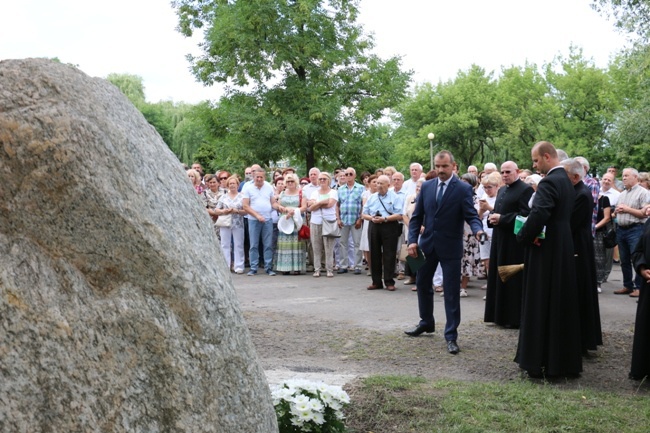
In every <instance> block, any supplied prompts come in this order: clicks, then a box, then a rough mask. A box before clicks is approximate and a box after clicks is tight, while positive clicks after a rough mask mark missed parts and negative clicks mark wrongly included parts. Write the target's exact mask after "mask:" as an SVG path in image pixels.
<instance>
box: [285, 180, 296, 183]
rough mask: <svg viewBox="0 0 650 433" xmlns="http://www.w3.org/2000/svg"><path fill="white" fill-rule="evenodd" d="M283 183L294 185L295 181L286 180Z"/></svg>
mask: <svg viewBox="0 0 650 433" xmlns="http://www.w3.org/2000/svg"><path fill="white" fill-rule="evenodd" d="M284 183H296V181H295V180H287V181H285V182H284Z"/></svg>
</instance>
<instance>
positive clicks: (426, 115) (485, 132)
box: [395, 65, 506, 166]
mask: <svg viewBox="0 0 650 433" xmlns="http://www.w3.org/2000/svg"><path fill="white" fill-rule="evenodd" d="M496 91H497V83H496V81H495V80H494V79H493V78H492V74H487V73H486V72H485V70H483V69H482V68H480V67H478V66H476V65H473V66H472V67H471V68H470V69H469V70H468V71H467V72H464V71H461V72H459V73H458V75H457V76H456V78H455V79H454V80H453V81H448V82H446V83H439V84H438V85H437V86H436V87H433V86H432V85H431V84H424V85H423V86H421V87H418V88H417V89H416V91H415V94H414V95H413V97H412V98H411V99H409V100H407V101H405V102H404V103H403V104H402V105H400V107H399V108H398V110H397V111H398V113H399V115H398V117H397V119H396V120H397V121H398V122H400V123H401V126H400V127H399V128H398V130H397V131H396V133H395V139H396V140H398V152H397V153H398V154H399V155H401V156H404V157H406V158H408V159H409V160H410V161H428V160H429V142H428V140H427V138H426V137H427V134H428V133H429V132H433V133H434V134H435V136H436V137H435V140H436V143H437V144H439V145H440V147H439V148H438V149H442V148H445V149H448V150H450V151H451V152H452V153H453V154H454V157H455V159H456V160H457V162H459V163H460V164H461V165H462V166H467V165H469V164H471V163H474V162H484V161H487V160H490V159H491V158H492V157H493V155H494V153H495V152H496V150H497V147H496V144H495V138H496V137H499V136H500V135H501V134H503V133H505V131H506V124H505V117H504V112H503V111H502V110H501V108H499V106H498V104H497V98H496V95H497V92H496ZM402 162H404V161H402ZM424 165H426V164H424Z"/></svg>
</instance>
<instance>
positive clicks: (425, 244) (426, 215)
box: [408, 176, 483, 260]
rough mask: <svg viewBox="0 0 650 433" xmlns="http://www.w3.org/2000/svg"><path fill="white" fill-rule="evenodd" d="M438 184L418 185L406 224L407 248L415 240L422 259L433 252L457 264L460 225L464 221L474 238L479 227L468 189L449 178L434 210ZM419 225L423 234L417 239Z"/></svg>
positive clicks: (461, 254)
mask: <svg viewBox="0 0 650 433" xmlns="http://www.w3.org/2000/svg"><path fill="white" fill-rule="evenodd" d="M438 183H439V180H438V179H432V180H429V181H426V182H424V183H423V184H422V188H421V189H420V195H419V196H418V199H417V201H416V204H415V210H414V211H413V216H412V217H411V221H410V222H409V237H408V239H409V244H411V243H417V242H418V236H419V237H420V242H419V244H420V248H421V249H422V252H424V255H425V256H429V255H431V254H433V253H434V252H435V254H436V255H437V256H438V258H439V259H445V260H454V259H458V260H460V259H461V258H462V257H463V232H464V224H463V223H464V222H465V221H467V223H468V224H469V226H470V227H471V229H472V232H473V233H474V234H476V233H477V232H479V231H481V230H483V224H482V223H481V220H480V219H479V217H478V213H477V212H476V209H475V208H474V200H473V191H472V187H471V186H470V185H468V184H467V183H465V182H463V181H461V180H460V179H458V177H457V176H452V177H451V179H449V180H448V181H447V185H446V186H445V189H446V191H445V194H444V195H443V196H442V201H441V203H440V206H438V205H437V203H436V193H437V192H438ZM422 225H424V232H423V233H422V235H421V236H420V227H421V226H422Z"/></svg>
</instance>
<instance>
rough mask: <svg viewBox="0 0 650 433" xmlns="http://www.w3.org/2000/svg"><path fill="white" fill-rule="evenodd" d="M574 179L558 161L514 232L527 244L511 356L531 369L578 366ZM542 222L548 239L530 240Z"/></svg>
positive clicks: (559, 371) (561, 370)
mask: <svg viewBox="0 0 650 433" xmlns="http://www.w3.org/2000/svg"><path fill="white" fill-rule="evenodd" d="M574 202H575V191H574V189H573V185H572V184H571V181H570V180H569V177H568V176H567V174H566V171H564V169H563V168H562V167H557V168H554V169H552V170H551V171H550V172H549V173H548V174H547V176H546V177H545V178H543V179H542V180H541V181H540V182H539V184H538V186H537V193H536V194H535V198H534V199H533V206H532V207H531V210H530V214H529V215H528V220H527V221H526V223H525V224H524V226H523V227H522V228H521V231H520V232H519V233H518V234H517V240H518V241H520V242H522V243H523V244H524V246H525V247H526V253H525V260H524V264H525V268H524V271H523V272H524V290H523V294H522V311H521V326H520V330H519V344H518V346H517V355H516V356H515V362H517V363H518V364H519V367H521V368H522V369H524V370H526V371H527V372H528V373H529V374H531V375H541V374H545V375H547V376H576V375H579V374H580V373H581V372H582V348H581V345H580V317H579V306H578V290H577V287H576V284H575V260H574V258H573V239H572V238H571V213H572V211H573V204H574ZM544 226H546V239H543V240H541V241H540V242H539V245H536V244H535V243H534V241H535V238H536V237H537V235H538V234H539V233H540V232H541V231H542V228H543V227H544Z"/></svg>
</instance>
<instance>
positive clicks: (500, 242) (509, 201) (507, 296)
mask: <svg viewBox="0 0 650 433" xmlns="http://www.w3.org/2000/svg"><path fill="white" fill-rule="evenodd" d="M501 176H502V178H503V183H504V184H505V186H504V187H502V188H500V189H499V193H498V195H497V199H496V201H495V203H494V210H493V211H492V212H490V215H489V216H488V226H490V227H492V228H493V231H492V247H491V249H490V269H489V272H488V281H487V294H486V297H485V315H484V320H485V321H486V322H494V323H496V324H497V325H500V326H503V327H506V328H519V323H520V321H521V290H522V285H523V274H522V273H518V274H516V275H514V276H513V277H511V278H510V279H509V280H508V281H506V282H505V283H504V282H503V281H501V278H499V271H498V269H499V266H504V265H518V264H521V263H523V262H524V246H523V245H522V244H521V243H519V242H517V237H516V235H515V233H514V227H515V218H516V217H517V215H521V216H528V213H529V212H530V208H529V207H528V201H529V200H530V196H531V195H532V194H533V188H532V187H531V186H530V185H528V184H527V183H524V182H523V181H521V180H519V175H518V168H517V164H515V163H514V162H512V161H507V162H504V163H503V164H501Z"/></svg>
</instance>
